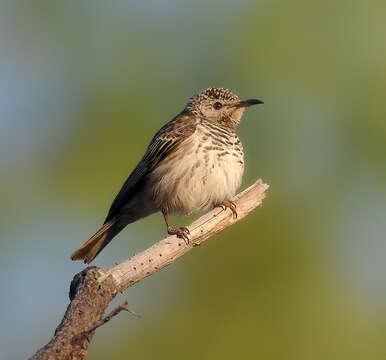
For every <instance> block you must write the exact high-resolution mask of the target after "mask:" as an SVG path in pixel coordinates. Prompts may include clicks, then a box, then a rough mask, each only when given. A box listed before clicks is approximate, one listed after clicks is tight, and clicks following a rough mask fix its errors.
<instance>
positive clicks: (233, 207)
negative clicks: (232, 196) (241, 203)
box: [216, 200, 237, 219]
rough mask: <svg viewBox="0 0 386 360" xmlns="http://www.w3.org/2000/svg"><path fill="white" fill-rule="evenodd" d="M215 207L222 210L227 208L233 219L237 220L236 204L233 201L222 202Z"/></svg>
mask: <svg viewBox="0 0 386 360" xmlns="http://www.w3.org/2000/svg"><path fill="white" fill-rule="evenodd" d="M216 206H218V207H221V208H222V209H223V210H226V209H227V208H228V209H230V210H231V211H232V215H233V219H237V210H236V204H235V203H234V202H233V201H230V200H224V201H222V202H220V203H218V204H216Z"/></svg>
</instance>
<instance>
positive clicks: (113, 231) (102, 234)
mask: <svg viewBox="0 0 386 360" xmlns="http://www.w3.org/2000/svg"><path fill="white" fill-rule="evenodd" d="M125 226H126V224H122V222H119V221H118V220H117V219H111V220H109V221H108V222H106V223H105V224H104V225H103V226H102V227H101V228H100V229H99V230H98V231H97V232H96V233H95V234H94V235H93V236H91V238H90V239H89V240H87V241H86V242H85V243H84V244H82V245H81V247H80V248H79V249H78V250H76V251H75V252H74V253H73V254H72V255H71V260H83V261H84V263H85V264H89V263H90V262H91V261H93V260H94V259H95V257H96V256H97V255H98V254H99V253H100V252H101V251H102V249H103V248H104V247H105V246H106V245H107V244H108V243H109V242H110V241H111V240H112V239H113V238H114V236H115V235H117V234H118V233H119V232H120V231H121V230H122V229H123V228H124V227H125Z"/></svg>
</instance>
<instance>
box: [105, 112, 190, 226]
mask: <svg viewBox="0 0 386 360" xmlns="http://www.w3.org/2000/svg"><path fill="white" fill-rule="evenodd" d="M195 130H196V122H195V119H194V118H193V117H192V116H191V115H190V114H186V113H185V112H182V113H181V114H179V115H177V116H176V117H175V118H174V119H172V120H171V121H169V122H168V123H167V124H165V125H164V126H163V127H162V128H161V129H160V130H159V131H158V132H157V133H156V134H155V136H154V137H153V139H152V141H151V142H150V144H149V146H148V148H147V150H146V153H145V155H144V156H143V158H142V159H141V161H140V162H139V163H138V165H137V166H136V167H135V169H134V170H133V171H132V173H131V174H130V175H129V177H128V178H127V179H126V181H125V182H124V184H123V185H122V188H121V190H120V191H119V193H118V195H117V196H116V197H115V199H114V201H113V203H112V205H111V207H110V210H109V212H108V215H107V217H106V220H105V223H106V222H107V221H109V220H110V219H111V218H113V217H114V216H115V215H116V214H117V213H119V210H120V208H121V207H122V206H124V205H125V204H126V203H127V202H128V201H129V200H130V198H131V197H132V196H133V194H134V193H135V192H136V190H137V189H138V187H139V186H140V185H141V184H143V181H142V180H144V178H145V177H146V175H147V174H149V172H151V171H152V170H153V169H154V168H156V167H157V166H158V164H160V163H161V162H162V161H163V160H164V159H165V158H166V157H167V156H168V155H169V154H170V153H171V152H172V151H173V150H174V149H176V148H177V147H178V146H179V145H181V144H182V143H183V142H184V141H186V140H187V139H188V138H189V137H190V136H191V135H192V134H193V133H194V131H195Z"/></svg>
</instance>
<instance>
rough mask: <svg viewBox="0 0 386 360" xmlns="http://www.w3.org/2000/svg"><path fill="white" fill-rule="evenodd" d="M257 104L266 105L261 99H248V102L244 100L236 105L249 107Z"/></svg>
mask: <svg viewBox="0 0 386 360" xmlns="http://www.w3.org/2000/svg"><path fill="white" fill-rule="evenodd" d="M257 104H264V101H263V100H259V99H247V100H242V101H240V102H239V103H238V104H236V107H238V108H240V107H248V106H252V105H257Z"/></svg>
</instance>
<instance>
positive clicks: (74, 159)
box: [0, 0, 386, 360]
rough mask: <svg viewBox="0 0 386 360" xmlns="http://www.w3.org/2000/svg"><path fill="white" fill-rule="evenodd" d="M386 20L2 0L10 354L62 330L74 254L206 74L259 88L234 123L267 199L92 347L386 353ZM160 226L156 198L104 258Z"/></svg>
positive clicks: (2, 260)
mask: <svg viewBox="0 0 386 360" xmlns="http://www.w3.org/2000/svg"><path fill="white" fill-rule="evenodd" d="M385 37H386V3H385V1H381V0H374V1H371V0H370V1H365V0H362V1H359V0H350V1H346V0H341V1H330V0H327V1H326V0H325V1H320V0H319V1H309V0H294V1H286V0H265V1H263V0H262V1H248V0H240V1H239V2H235V1H229V0H226V1H219V0H217V1H210V2H205V1H194V2H193V1H176V0H174V1H173V0H169V1H166V0H159V1H155V0H153V1H139V0H138V1H123V0H120V1H118V0H117V1H109V2H108V1H101V0H98V1H76V0H69V1H52V0H50V1H48V0H46V1H43V0H36V1H33V2H32V1H4V0H3V1H1V2H0V50H1V51H0V167H1V177H0V185H1V187H0V189H1V190H0V192H1V200H0V228H1V238H0V241H1V242H0V247H1V253H0V281H1V284H2V290H1V296H0V309H1V310H0V312H1V314H0V315H1V320H2V321H1V322H0V348H1V358H2V359H3V358H4V359H22V358H26V357H27V356H29V355H32V354H33V353H34V352H35V351H36V350H37V349H38V348H39V347H41V346H42V345H44V344H45V343H46V342H47V341H48V340H49V339H50V338H51V336H52V335H53V331H54V329H55V327H56V326H57V324H58V323H59V321H60V319H61V318H62V315H63V313H64V311H65V308H66V306H67V304H68V302H69V300H68V288H69V284H70V281H71V279H72V277H73V275H74V274H75V273H76V272H78V271H80V270H81V269H82V268H83V267H84V266H83V265H82V264H81V263H75V262H71V261H70V255H71V253H72V252H73V250H75V249H76V248H77V247H78V246H79V245H80V244H81V243H82V242H83V241H85V240H86V239H87V238H88V237H89V235H91V234H92V233H93V232H94V231H95V230H96V229H97V228H98V227H99V226H100V224H101V223H102V222H103V220H104V217H105V215H106V212H107V210H108V208H109V205H110V202H111V200H112V199H113V197H114V195H115V194H116V192H117V191H118V190H119V188H120V186H121V184H122V182H123V181H124V180H125V178H126V176H127V175H128V174H129V172H130V171H131V170H132V169H133V167H134V166H135V164H136V163H137V161H138V160H139V159H140V157H141V156H142V154H143V152H144V150H145V147H146V146H147V144H148V142H149V141H150V139H151V137H152V136H153V134H154V133H155V132H156V131H157V130H158V129H159V128H160V126H161V125H162V124H164V123H165V122H166V121H167V120H169V119H170V118H171V117H172V116H174V115H175V114H177V113H178V112H179V111H180V110H181V109H182V108H183V106H184V104H185V103H186V101H187V100H188V98H189V97H190V96H192V95H193V94H194V93H197V92H198V91H201V90H203V89H205V88H207V87H208V86H221V87H226V88H229V89H231V90H232V91H234V92H235V93H237V94H238V95H239V96H240V97H241V98H250V97H258V98H262V99H264V100H265V104H264V105H263V106H260V107H256V108H251V109H250V110H248V111H247V113H246V115H245V117H244V119H243V122H242V123H241V125H240V128H239V134H240V137H241V139H242V140H243V143H244V148H245V152H246V172H245V176H244V182H243V188H245V187H247V186H249V185H250V184H251V183H252V182H253V181H254V180H255V179H256V178H258V177H262V178H263V180H264V181H265V182H267V183H269V184H270V186H271V188H270V190H269V194H268V197H267V198H266V200H265V201H264V204H263V207H261V208H259V209H257V210H256V211H254V212H253V213H252V214H251V215H250V216H248V217H247V218H246V219H245V220H243V221H242V222H240V223H238V224H237V225H235V226H233V227H231V228H230V229H227V230H226V231H224V232H222V233H221V234H219V235H217V236H216V237H215V238H213V239H212V240H211V241H209V242H208V243H206V244H205V245H204V246H201V247H200V248H198V249H196V250H194V251H192V252H191V253H189V254H188V255H187V256H185V257H184V258H183V259H181V260H179V261H177V262H176V263H175V264H173V265H172V266H170V267H168V268H167V269H165V270H163V271H161V272H159V273H157V274H155V275H154V276H151V277H150V278H148V279H146V280H144V281H142V282H141V283H139V284H137V285H135V286H134V287H133V288H130V289H129V290H128V291H127V292H125V293H124V294H122V295H120V296H119V297H118V299H117V300H116V302H115V304H116V303H118V302H123V301H124V300H126V299H127V300H128V302H129V304H130V306H131V307H132V308H133V309H135V311H136V312H138V313H140V314H141V315H142V318H141V319H136V318H134V317H132V316H128V315H126V314H121V315H120V316H118V317H117V318H115V319H114V320H113V321H111V322H110V323H108V324H107V325H105V326H104V327H102V328H101V329H99V330H98V331H97V334H96V336H95V338H94V340H93V342H92V344H91V346H90V348H89V354H88V357H87V358H88V359H126V358H135V359H154V358H155V357H156V358H158V359H181V358H182V359H217V358H221V359H235V358H243V359H244V358H256V359H296V360H300V359H305V360H309V359H340V360H341V359H350V360H354V359H381V358H386V341H385V333H386V282H385V272H386V263H385V254H386V241H385V240H386V239H385V232H386V161H385V160H386V102H385V99H384V98H385V94H386V42H385ZM189 220H190V219H176V218H173V221H174V222H178V223H184V224H186V223H187V222H188V221H189ZM164 235H165V228H164V224H163V220H162V216H161V215H160V214H156V215H153V216H151V217H149V218H146V219H144V220H142V221H140V222H137V223H135V224H132V225H130V226H129V227H128V228H127V229H126V230H125V231H123V232H122V233H121V234H120V235H119V236H118V237H117V239H115V240H114V241H113V242H112V243H111V244H110V245H109V246H108V247H107V248H106V249H105V250H104V251H103V253H102V254H101V255H99V256H98V258H97V259H96V261H95V262H94V265H98V266H102V267H111V266H112V265H113V264H114V263H115V262H120V261H122V260H124V259H126V258H127V257H129V256H131V255H132V254H134V253H136V252H138V251H141V250H143V249H145V248H147V247H148V246H150V245H151V244H152V243H153V242H154V241H156V240H158V239H160V238H161V237H162V236H164ZM113 305H114V304H113Z"/></svg>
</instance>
